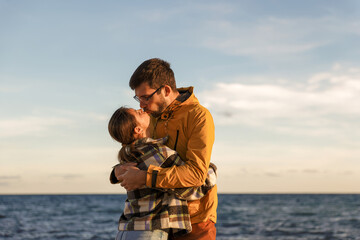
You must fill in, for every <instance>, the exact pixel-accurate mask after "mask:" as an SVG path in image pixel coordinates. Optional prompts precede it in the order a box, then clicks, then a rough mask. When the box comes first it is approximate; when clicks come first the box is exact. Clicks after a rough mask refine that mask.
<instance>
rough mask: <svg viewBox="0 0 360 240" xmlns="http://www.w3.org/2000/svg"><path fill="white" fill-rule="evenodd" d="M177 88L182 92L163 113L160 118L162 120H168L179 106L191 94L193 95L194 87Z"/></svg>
mask: <svg viewBox="0 0 360 240" xmlns="http://www.w3.org/2000/svg"><path fill="white" fill-rule="evenodd" d="M177 90H178V92H179V93H180V95H179V96H178V97H177V98H176V99H175V100H174V101H173V102H172V103H171V104H170V105H169V106H168V107H167V108H166V109H165V110H164V112H163V113H162V114H161V116H160V118H161V119H162V120H168V119H169V118H170V117H171V115H172V113H173V112H174V111H175V110H176V109H177V108H179V107H180V105H181V104H182V103H184V102H185V101H186V100H188V99H189V98H190V97H191V96H193V90H194V87H188V88H178V89H177Z"/></svg>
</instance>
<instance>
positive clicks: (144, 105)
mask: <svg viewBox="0 0 360 240" xmlns="http://www.w3.org/2000/svg"><path fill="white" fill-rule="evenodd" d="M146 106H147V104H146V103H144V102H143V101H140V108H142V109H144V108H145V107H146Z"/></svg>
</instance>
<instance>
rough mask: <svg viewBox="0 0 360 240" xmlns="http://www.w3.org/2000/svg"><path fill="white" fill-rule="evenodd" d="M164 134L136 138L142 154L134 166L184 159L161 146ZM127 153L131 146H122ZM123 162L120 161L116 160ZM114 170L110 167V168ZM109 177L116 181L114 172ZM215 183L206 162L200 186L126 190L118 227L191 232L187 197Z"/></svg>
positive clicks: (173, 163) (201, 193)
mask: <svg viewBox="0 0 360 240" xmlns="http://www.w3.org/2000/svg"><path fill="white" fill-rule="evenodd" d="M167 139H168V138H167V137H165V138H160V139H157V140H154V139H151V138H143V139H139V140H136V141H135V142H134V143H133V146H132V147H135V149H136V150H140V151H141V152H142V153H143V154H138V155H137V159H136V161H137V163H138V165H137V167H138V168H139V169H141V170H145V171H146V170H147V169H148V167H149V166H150V165H155V166H160V167H163V168H166V167H171V166H180V165H184V164H185V163H184V162H183V161H182V160H181V158H180V157H179V155H178V154H177V153H176V152H175V151H174V150H172V149H170V148H168V147H167V146H165V143H166V141H167ZM125 151H126V153H127V154H130V152H131V146H126V149H125ZM122 163H124V162H123V161H120V164H122ZM113 172H114V171H113ZM113 172H112V176H111V177H110V179H111V182H112V183H116V182H117V179H116V178H115V179H116V180H115V179H114V175H113V174H114V173H113ZM215 184H216V166H215V165H214V164H212V163H211V164H210V167H209V170H208V174H207V178H206V180H205V183H204V184H203V185H202V186H200V187H190V188H176V189H160V188H148V187H143V188H140V189H136V190H134V191H128V192H127V197H128V198H127V200H126V201H125V207H124V212H123V214H122V215H121V217H120V219H119V230H121V231H134V230H155V229H172V232H173V234H174V235H175V236H177V235H183V234H186V233H189V232H191V221H190V215H189V212H188V206H187V200H196V199H200V198H202V197H203V196H205V194H206V193H207V192H208V191H209V190H210V189H211V188H212V187H213V186H214V185H215Z"/></svg>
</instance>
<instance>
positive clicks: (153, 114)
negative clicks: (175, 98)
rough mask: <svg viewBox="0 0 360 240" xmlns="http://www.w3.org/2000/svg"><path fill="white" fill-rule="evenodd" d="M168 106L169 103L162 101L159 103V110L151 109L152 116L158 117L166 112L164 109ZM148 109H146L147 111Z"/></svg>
mask: <svg viewBox="0 0 360 240" xmlns="http://www.w3.org/2000/svg"><path fill="white" fill-rule="evenodd" d="M166 108H167V105H166V103H165V102H163V103H161V104H160V105H159V109H158V110H157V111H150V114H151V116H153V117H154V118H158V117H160V116H161V114H162V113H163V112H164V110H165V109H166ZM146 110H147V109H145V111H146Z"/></svg>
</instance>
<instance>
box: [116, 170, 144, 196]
mask: <svg viewBox="0 0 360 240" xmlns="http://www.w3.org/2000/svg"><path fill="white" fill-rule="evenodd" d="M124 168H125V169H126V171H125V173H123V174H121V175H120V176H119V177H118V179H119V181H120V182H121V186H123V187H124V188H125V189H126V190H127V191H132V190H135V189H138V188H141V187H143V186H144V185H145V183H146V171H143V170H140V169H139V168H137V167H134V166H124Z"/></svg>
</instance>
